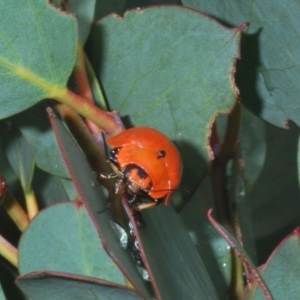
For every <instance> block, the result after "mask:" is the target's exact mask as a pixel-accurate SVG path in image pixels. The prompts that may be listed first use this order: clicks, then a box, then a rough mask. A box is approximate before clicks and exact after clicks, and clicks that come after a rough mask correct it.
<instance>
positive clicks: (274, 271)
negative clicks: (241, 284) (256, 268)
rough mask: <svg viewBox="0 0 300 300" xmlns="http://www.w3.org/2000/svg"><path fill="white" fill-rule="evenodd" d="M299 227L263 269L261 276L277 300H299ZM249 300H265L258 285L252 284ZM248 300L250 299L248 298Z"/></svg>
mask: <svg viewBox="0 0 300 300" xmlns="http://www.w3.org/2000/svg"><path fill="white" fill-rule="evenodd" d="M299 237H300V228H299V227H298V228H297V229H296V230H295V231H294V232H293V233H292V234H290V235H289V236H287V237H286V238H285V239H284V240H283V241H282V242H281V243H280V245H279V246H278V247H277V248H276V249H275V250H274V252H273V253H272V255H271V256H270V257H269V259H268V261H267V262H266V264H265V265H263V266H262V268H261V274H262V277H263V278H264V280H265V281H266V283H267V285H268V287H269V288H270V290H271V291H272V294H273V296H274V298H275V299H298V298H299V295H300V280H299V278H300V257H299ZM248 292H249V296H250V295H251V296H252V297H251V298H249V299H255V300H258V299H261V300H264V299H265V298H264V296H263V295H262V293H261V291H260V290H259V289H258V288H257V285H256V284H251V286H250V290H249V291H248ZM247 299H248V298H247Z"/></svg>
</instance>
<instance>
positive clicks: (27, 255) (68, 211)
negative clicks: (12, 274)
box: [19, 202, 126, 285]
mask: <svg viewBox="0 0 300 300" xmlns="http://www.w3.org/2000/svg"><path fill="white" fill-rule="evenodd" d="M39 270H48V271H55V272H65V273H71V274H77V275H83V276H89V277H96V278H101V279H103V280H106V281H113V282H115V283H119V284H123V285H125V284H126V283H125V279H124V277H123V275H122V273H121V272H120V270H119V269H118V268H117V267H116V265H115V264H114V262H113V261H112V260H111V259H110V257H109V256H108V255H107V253H106V251H105V250H104V249H103V247H102V245H101V242H100V240H99V237H98V234H97V232H96V230H95V228H94V226H93V224H92V222H91V220H90V218H89V216H88V214H87V212H86V210H85V208H84V206H83V204H82V203H80V202H69V203H61V204H56V205H54V206H52V207H50V208H48V209H45V210H43V211H41V212H40V213H39V214H38V216H37V217H35V218H34V220H32V222H31V223H30V225H29V227H28V228H27V229H26V231H25V233H24V234H23V235H22V237H21V241H20V244H19V272H20V274H21V275H24V274H26V273H30V272H33V271H39Z"/></svg>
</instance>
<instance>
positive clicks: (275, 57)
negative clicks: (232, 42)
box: [182, 0, 300, 127]
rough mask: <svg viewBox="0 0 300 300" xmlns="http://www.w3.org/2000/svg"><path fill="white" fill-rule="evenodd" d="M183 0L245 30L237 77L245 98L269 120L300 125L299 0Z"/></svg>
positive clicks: (249, 106) (243, 98)
mask: <svg viewBox="0 0 300 300" xmlns="http://www.w3.org/2000/svg"><path fill="white" fill-rule="evenodd" d="M182 4H183V5H185V6H188V7H191V8H194V9H197V10H199V11H201V12H204V13H206V14H208V15H211V16H213V17H214V18H217V19H219V20H221V21H223V22H224V23H226V24H230V25H232V26H238V25H239V24H240V23H242V22H249V26H248V27H247V29H245V30H244V33H245V35H244V37H243V43H242V49H241V50H242V60H241V62H240V63H239V65H238V67H239V68H238V74H237V83H238V86H239V88H240V90H241V95H242V101H243V103H244V104H245V105H246V106H247V107H248V108H249V109H250V110H251V111H253V112H254V113H256V114H257V115H258V116H260V117H261V118H263V119H264V120H266V121H268V122H270V123H272V124H274V125H276V126H280V127H286V126H287V121H288V120H293V121H294V122H295V123H296V124H298V125H300V119H299V92H300V87H299V84H298V78H299V76H300V66H299V64H298V62H299V60H300V52H299V48H300V39H299V35H298V28H299V25H300V21H299V17H298V11H299V10H300V3H299V1H297V0H291V1H288V2H285V1H280V0H275V1H274V0H261V1H254V2H253V1H239V0H233V1H218V0H214V1H211V0H204V1H198V0H182Z"/></svg>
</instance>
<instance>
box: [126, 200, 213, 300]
mask: <svg viewBox="0 0 300 300" xmlns="http://www.w3.org/2000/svg"><path fill="white" fill-rule="evenodd" d="M126 201H127V199H126ZM123 204H124V205H125V206H127V209H128V211H129V212H130V208H129V207H128V204H127V205H126V203H124V202H123ZM142 215H143V218H144V220H145V223H146V227H145V228H141V229H139V230H138V228H134V232H135V233H134V235H135V236H136V238H137V241H138V247H139V249H140V251H141V253H142V257H143V258H144V263H145V267H146V269H147V272H148V274H149V278H150V281H151V283H152V286H153V289H154V291H155V295H156V298H161V299H211V300H217V299H218V296H217V293H216V290H215V288H214V286H213V283H212V280H211V278H210V277H209V274H208V272H207V270H206V268H205V265H204V263H203V260H202V258H201V257H200V255H199V253H198V252H197V250H196V247H195V245H194V244H193V242H192V240H191V238H190V236H189V234H188V231H187V228H186V227H185V225H184V224H183V221H182V219H181V218H180V216H179V215H178V214H177V213H176V211H175V209H174V207H173V206H172V205H169V206H164V205H160V206H157V207H155V209H148V210H145V211H143V212H142ZM165 278H168V280H165Z"/></svg>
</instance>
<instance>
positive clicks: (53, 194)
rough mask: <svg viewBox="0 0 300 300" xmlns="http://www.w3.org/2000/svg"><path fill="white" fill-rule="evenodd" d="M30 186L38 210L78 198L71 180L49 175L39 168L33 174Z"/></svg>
mask: <svg viewBox="0 0 300 300" xmlns="http://www.w3.org/2000/svg"><path fill="white" fill-rule="evenodd" d="M32 186H33V190H34V192H35V194H36V197H37V199H38V201H39V207H40V208H44V207H47V206H50V205H52V204H55V203H58V202H61V201H66V200H75V199H77V198H78V194H77V191H76V189H75V187H74V184H73V182H72V181H71V180H69V179H64V178H61V177H58V176H54V175H51V174H49V173H46V172H44V171H42V170H40V169H39V168H36V170H35V172H34V177H33V182H32Z"/></svg>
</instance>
